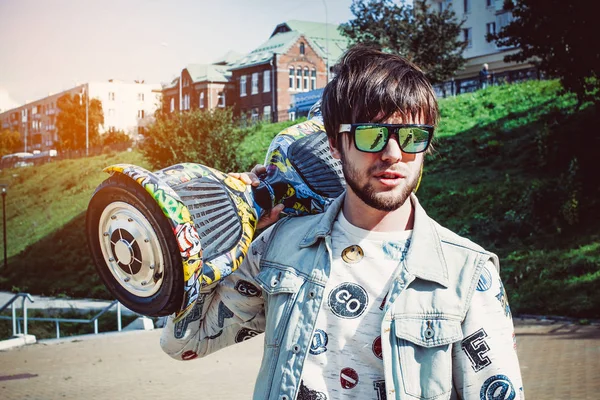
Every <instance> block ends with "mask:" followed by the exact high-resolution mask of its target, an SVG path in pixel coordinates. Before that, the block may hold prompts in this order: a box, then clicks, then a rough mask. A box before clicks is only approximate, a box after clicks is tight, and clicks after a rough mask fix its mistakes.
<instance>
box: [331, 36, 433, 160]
mask: <svg viewBox="0 0 600 400" xmlns="http://www.w3.org/2000/svg"><path fill="white" fill-rule="evenodd" d="M333 72H334V74H335V77H334V78H333V79H332V80H331V82H329V83H328V84H327V86H326V87H325V90H324V91H323V100H322V105H321V110H322V113H323V121H324V123H325V130H326V131H327V136H328V137H329V138H332V139H333V143H334V144H335V146H336V147H338V148H339V145H338V142H337V138H338V135H339V133H338V132H339V129H340V125H341V124H351V123H359V122H381V121H385V120H386V119H388V118H390V117H391V116H392V115H393V114H395V113H396V112H399V113H400V114H401V115H403V116H404V117H405V119H408V118H407V117H408V116H410V117H412V118H413V120H416V119H417V118H418V117H419V116H423V121H422V123H424V124H428V125H437V123H438V120H439V110H438V104H437V99H436V97H435V93H434V91H433V87H432V86H431V84H430V83H429V81H428V80H427V78H426V77H425V74H424V73H423V71H421V70H420V69H419V68H418V67H417V66H415V65H414V64H412V63H411V62H410V61H408V60H406V59H404V58H402V57H400V56H398V55H396V54H389V53H384V52H382V51H379V50H376V49H374V48H370V47H367V46H364V45H355V46H353V47H351V48H350V49H348V51H346V53H344V55H343V56H342V58H341V59H340V61H339V63H338V64H337V65H336V66H335V67H334V69H333Z"/></svg>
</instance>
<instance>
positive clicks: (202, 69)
mask: <svg viewBox="0 0 600 400" xmlns="http://www.w3.org/2000/svg"><path fill="white" fill-rule="evenodd" d="M186 69H187V70H188V73H189V74H190V77H191V78H192V81H193V82H194V83H196V82H227V81H229V78H230V77H231V72H229V71H227V67H225V66H222V65H213V64H190V65H188V66H187V67H186Z"/></svg>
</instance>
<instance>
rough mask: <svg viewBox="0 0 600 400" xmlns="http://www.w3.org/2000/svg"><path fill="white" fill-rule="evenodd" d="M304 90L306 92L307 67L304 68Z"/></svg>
mask: <svg viewBox="0 0 600 400" xmlns="http://www.w3.org/2000/svg"><path fill="white" fill-rule="evenodd" d="M304 90H305V91H308V67H304Z"/></svg>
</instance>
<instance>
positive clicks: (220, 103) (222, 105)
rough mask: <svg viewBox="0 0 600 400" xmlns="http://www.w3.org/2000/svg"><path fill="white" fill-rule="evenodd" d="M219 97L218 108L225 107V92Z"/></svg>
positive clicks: (220, 93) (219, 94)
mask: <svg viewBox="0 0 600 400" xmlns="http://www.w3.org/2000/svg"><path fill="white" fill-rule="evenodd" d="M217 96H218V100H217V107H225V92H219V93H218V94H217Z"/></svg>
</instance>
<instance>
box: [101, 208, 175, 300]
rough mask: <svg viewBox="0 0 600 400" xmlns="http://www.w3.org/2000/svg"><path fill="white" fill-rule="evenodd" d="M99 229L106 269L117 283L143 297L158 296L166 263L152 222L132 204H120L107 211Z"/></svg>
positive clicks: (106, 209) (105, 210)
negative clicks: (156, 294)
mask: <svg viewBox="0 0 600 400" xmlns="http://www.w3.org/2000/svg"><path fill="white" fill-rule="evenodd" d="M98 228H99V231H100V247H101V249H102V254H104V258H105V261H106V266H107V268H108V269H109V271H110V272H111V274H112V275H113V277H114V278H115V280H116V281H117V283H118V284H119V285H121V286H122V287H123V288H125V289H126V290H127V291H128V292H130V293H131V294H133V295H135V296H139V297H150V296H152V295H154V294H155V293H156V292H158V290H159V289H160V287H161V285H162V283H163V280H162V276H163V271H162V268H163V265H164V260H163V255H162V250H161V248H160V242H159V240H158V236H157V235H156V232H155V231H154V228H153V227H152V224H151V223H150V222H149V221H148V219H147V218H146V217H145V216H144V215H143V214H142V213H141V212H140V211H139V210H138V209H137V208H135V207H134V206H132V205H131V204H129V203H125V202H121V201H116V202H113V203H110V204H109V205H108V206H106V208H105V209H104V210H103V212H102V215H101V216H100V221H99V226H98Z"/></svg>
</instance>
